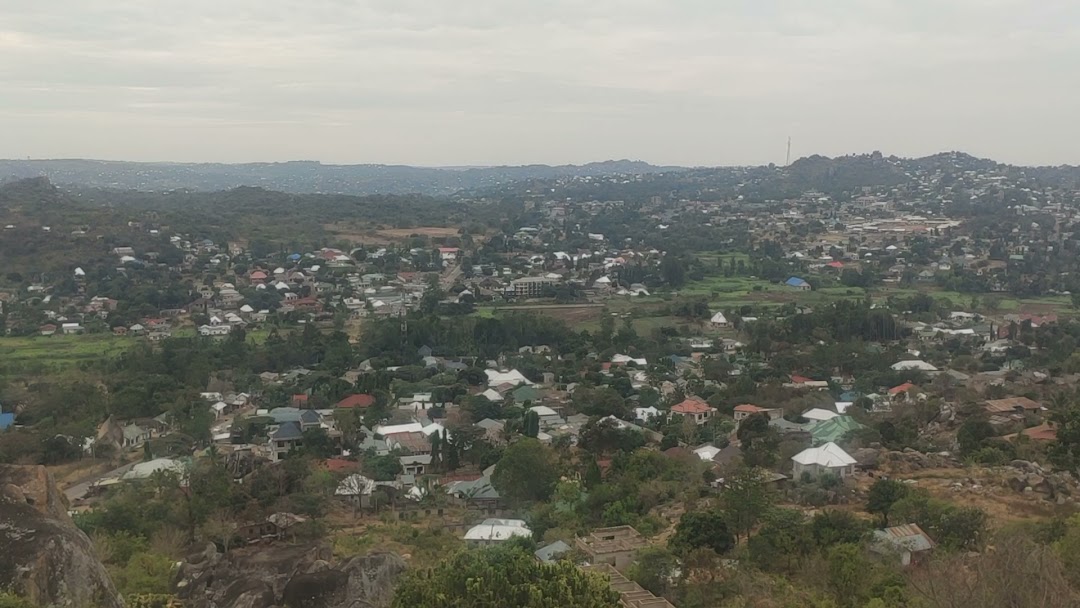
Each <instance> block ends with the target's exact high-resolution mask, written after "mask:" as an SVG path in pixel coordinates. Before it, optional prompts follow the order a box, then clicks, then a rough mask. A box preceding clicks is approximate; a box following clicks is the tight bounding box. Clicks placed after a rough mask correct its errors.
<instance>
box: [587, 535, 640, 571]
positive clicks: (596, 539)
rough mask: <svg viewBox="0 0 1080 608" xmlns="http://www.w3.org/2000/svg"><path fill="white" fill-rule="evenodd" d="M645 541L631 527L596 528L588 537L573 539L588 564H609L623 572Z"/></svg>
mask: <svg viewBox="0 0 1080 608" xmlns="http://www.w3.org/2000/svg"><path fill="white" fill-rule="evenodd" d="M648 545H649V541H648V540H646V539H645V538H643V537H642V536H641V534H639V533H638V531H637V530H635V529H634V528H633V527H631V526H615V527H613V528H598V529H596V530H593V531H592V532H591V533H590V534H589V535H588V536H585V537H580V538H576V539H574V546H575V547H577V548H578V549H580V550H581V551H582V552H583V553H584V554H585V556H586V558H587V559H588V561H589V563H590V564H609V565H611V566H614V567H615V569H617V570H623V569H625V568H626V567H627V566H629V565H630V564H632V563H633V562H634V554H635V553H637V551H638V550H639V549H641V548H643V547H647V546H648Z"/></svg>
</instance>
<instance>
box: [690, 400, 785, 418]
mask: <svg viewBox="0 0 1080 608" xmlns="http://www.w3.org/2000/svg"><path fill="white" fill-rule="evenodd" d="M672 411H674V410H672ZM754 414H766V415H768V416H769V419H770V420H775V419H776V418H783V416H784V411H783V410H780V409H776V408H768V407H758V406H756V405H752V404H749V403H744V404H742V405H736V406H735V411H734V412H733V416H734V418H735V422H742V421H743V420H746V419H747V418H749V417H750V416H753V415H754Z"/></svg>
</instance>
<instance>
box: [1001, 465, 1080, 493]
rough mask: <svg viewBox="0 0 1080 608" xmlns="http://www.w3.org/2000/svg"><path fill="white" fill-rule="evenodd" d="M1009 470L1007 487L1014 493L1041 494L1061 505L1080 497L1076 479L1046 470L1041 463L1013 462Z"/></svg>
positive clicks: (1006, 481) (1065, 474)
mask: <svg viewBox="0 0 1080 608" xmlns="http://www.w3.org/2000/svg"><path fill="white" fill-rule="evenodd" d="M1007 469H1008V472H1009V475H1008V476H1007V478H1006V480H1005V485H1006V486H1008V487H1009V488H1011V489H1012V490H1013V491H1014V492H1023V493H1036V494H1041V495H1043V496H1044V497H1045V498H1048V499H1052V500H1056V501H1057V502H1059V503H1064V502H1067V501H1069V500H1072V497H1073V496H1080V487H1078V484H1077V481H1076V478H1075V477H1073V476H1072V475H1071V474H1069V473H1066V472H1055V471H1052V470H1049V469H1045V468H1043V467H1042V466H1041V465H1040V464H1039V463H1037V462H1028V461H1027V460H1013V461H1012V462H1010V463H1009V466H1008V467H1007Z"/></svg>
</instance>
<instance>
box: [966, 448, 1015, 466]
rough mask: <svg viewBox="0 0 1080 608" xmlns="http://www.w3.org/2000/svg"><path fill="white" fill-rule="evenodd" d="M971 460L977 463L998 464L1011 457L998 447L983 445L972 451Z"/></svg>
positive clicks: (1005, 461)
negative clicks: (983, 446)
mask: <svg viewBox="0 0 1080 608" xmlns="http://www.w3.org/2000/svg"><path fill="white" fill-rule="evenodd" d="M971 460H972V461H973V462H977V463H979V464H985V465H989V466H1000V465H1003V464H1005V463H1007V462H1009V460H1011V459H1010V458H1009V455H1008V454H1006V453H1005V452H1004V451H1003V450H1001V449H1000V448H995V447H985V448H981V449H979V450H976V451H975V452H974V453H972V454H971Z"/></svg>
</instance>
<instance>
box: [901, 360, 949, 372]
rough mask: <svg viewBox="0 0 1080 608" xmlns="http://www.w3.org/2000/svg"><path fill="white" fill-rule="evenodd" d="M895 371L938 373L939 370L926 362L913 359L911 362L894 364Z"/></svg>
mask: <svg viewBox="0 0 1080 608" xmlns="http://www.w3.org/2000/svg"><path fill="white" fill-rule="evenodd" d="M892 369H893V371H898V372H904V371H920V372H936V371H938V368H936V367H934V366H933V365H930V364H929V363H927V362H926V361H920V360H918V359H912V360H910V361H899V362H897V363H893V364H892Z"/></svg>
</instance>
